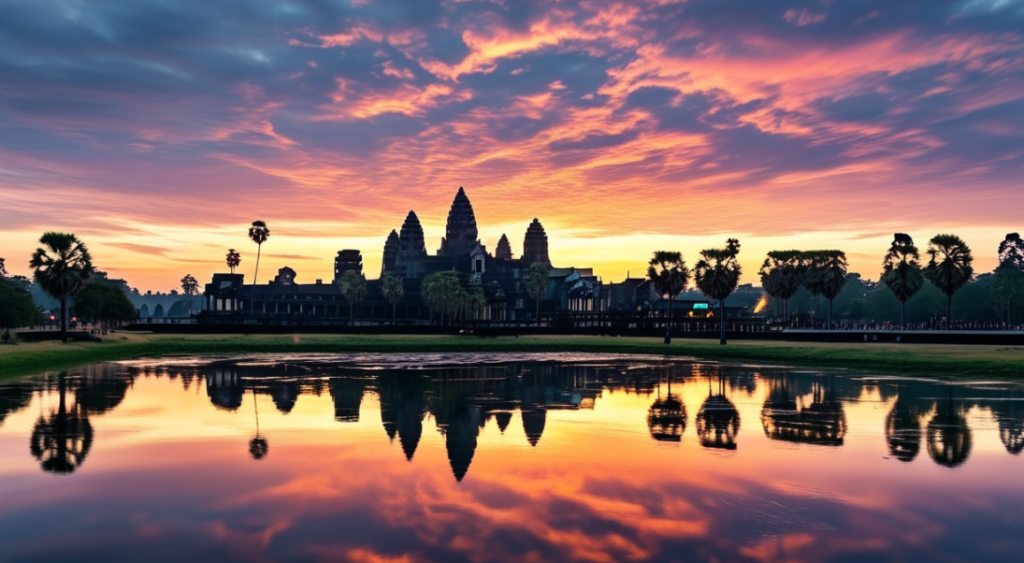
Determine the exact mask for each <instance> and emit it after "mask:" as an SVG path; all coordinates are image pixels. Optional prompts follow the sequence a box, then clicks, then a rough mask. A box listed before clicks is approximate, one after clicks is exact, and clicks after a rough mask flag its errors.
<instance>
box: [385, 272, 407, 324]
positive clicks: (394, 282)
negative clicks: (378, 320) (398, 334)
mask: <svg viewBox="0 0 1024 563" xmlns="http://www.w3.org/2000/svg"><path fill="white" fill-rule="evenodd" d="M381 293H383V294H384V299H387V300H388V303H391V324H395V323H396V322H397V316H398V313H397V311H398V304H399V303H400V302H401V301H402V299H403V298H404V297H405V285H404V284H403V282H402V278H400V277H398V276H396V275H393V274H384V277H383V278H381Z"/></svg>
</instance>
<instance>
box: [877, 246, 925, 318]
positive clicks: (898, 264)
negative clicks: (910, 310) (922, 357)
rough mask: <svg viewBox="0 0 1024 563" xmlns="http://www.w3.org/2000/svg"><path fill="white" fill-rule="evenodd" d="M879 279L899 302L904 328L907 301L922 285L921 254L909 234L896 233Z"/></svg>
mask: <svg viewBox="0 0 1024 563" xmlns="http://www.w3.org/2000/svg"><path fill="white" fill-rule="evenodd" d="M901 235H902V236H901ZM881 280H882V283H884V284H885V285H886V286H887V287H888V288H889V291H892V294H893V295H894V296H895V297H896V300H897V301H899V302H900V329H901V330H906V329H907V301H909V300H910V298H911V297H913V296H914V295H915V294H916V293H917V292H918V291H920V289H921V287H922V286H924V272H923V271H922V270H921V254H920V253H919V252H918V251H917V247H916V246H914V240H913V239H911V238H910V236H909V235H906V234H903V233H896V235H895V237H894V239H893V241H892V245H890V246H889V251H888V252H886V253H885V259H884V260H883V261H882V276H881Z"/></svg>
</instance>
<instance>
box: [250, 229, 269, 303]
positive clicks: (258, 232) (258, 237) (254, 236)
mask: <svg viewBox="0 0 1024 563" xmlns="http://www.w3.org/2000/svg"><path fill="white" fill-rule="evenodd" d="M249 238H250V239H251V240H252V241H253V242H255V243H256V271H255V272H254V273H253V275H252V299H250V300H249V303H250V309H251V310H252V312H254V313H255V312H256V277H257V276H259V274H260V252H261V251H262V250H263V243H265V242H267V239H268V238H270V229H269V228H267V224H266V223H264V222H263V221H253V222H252V226H251V227H249Z"/></svg>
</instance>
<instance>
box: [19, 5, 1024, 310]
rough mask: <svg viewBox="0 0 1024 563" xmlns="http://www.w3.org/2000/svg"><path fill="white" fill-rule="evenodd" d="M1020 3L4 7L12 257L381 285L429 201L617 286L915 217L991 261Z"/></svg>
mask: <svg viewBox="0 0 1024 563" xmlns="http://www.w3.org/2000/svg"><path fill="white" fill-rule="evenodd" d="M1022 29H1024V1H1022V0H957V1H946V0H920V1H896V0H857V1H842V0H817V1H802V2H801V1H796V0H787V1H774V0H713V1H712V0H689V1H684V2H671V1H667V0H646V1H640V0H628V1H621V2H613V1H607V2H605V1H600V0H594V1H574V0H565V1H559V2H554V1H536V2H516V1H513V0H492V1H469V0H465V1H457V0H446V1H440V2H437V1H434V0H407V1H401V0H352V1H340V0H289V1H283V0H282V1H277V0H244V1H242V0H239V1H216V2H211V1H209V0H204V1H192V0H174V1H170V0H134V1H132V2H124V1H117V0H79V1H74V0H53V1H50V2H39V1H38V0H0V256H2V257H4V258H6V259H7V267H8V270H10V271H11V273H14V274H27V273H28V266H27V264H28V260H29V257H30V255H31V253H32V251H33V250H34V248H35V246H36V240H37V239H38V238H39V236H40V234H41V233H42V232H43V231H45V230H61V231H69V232H74V233H76V234H78V235H79V236H80V237H81V238H82V239H84V240H85V241H86V242H87V243H88V244H89V246H90V248H91V250H92V252H93V256H94V260H95V262H96V265H97V266H98V267H100V268H101V269H104V270H107V271H109V272H110V273H111V274H113V275H115V276H117V277H123V278H126V279H127V280H128V281H129V283H130V284H131V285H133V286H138V287H140V288H141V289H143V290H145V289H153V290H162V291H167V290H169V289H171V288H172V287H175V286H176V285H177V280H178V279H180V278H181V277H182V276H183V275H184V274H186V273H191V274H193V275H195V276H196V277H197V278H199V279H200V280H201V281H206V280H208V279H209V275H210V274H211V273H212V272H214V271H223V270H225V269H226V268H225V266H224V254H225V253H226V251H227V249H228V248H231V247H233V248H236V249H238V250H239V251H240V252H241V253H242V260H243V262H242V272H243V273H245V274H246V275H247V279H249V277H250V276H251V275H252V267H253V266H254V263H255V255H256V247H255V245H254V244H252V243H251V242H250V241H249V240H248V238H247V237H246V229H247V227H248V224H249V223H250V222H251V221H253V220H254V219H262V220H265V221H266V222H267V223H268V224H269V226H270V229H271V231H272V236H271V238H270V240H269V241H268V242H267V244H265V245H264V254H263V261H262V262H261V264H260V278H261V279H263V280H266V279H269V277H270V276H272V274H273V273H274V272H276V270H277V268H280V267H282V266H285V265H288V266H291V267H292V268H294V269H295V270H296V271H297V272H298V281H299V282H306V283H308V282H312V281H313V280H314V279H315V278H324V279H325V280H326V279H329V278H330V277H331V270H332V266H333V258H334V255H335V253H336V252H337V251H338V250H340V249H342V248H358V249H360V250H361V251H362V253H363V257H364V265H365V269H366V272H367V274H368V276H369V277H371V278H375V277H377V274H378V272H379V269H380V256H381V251H382V248H383V245H384V240H385V238H386V237H387V234H388V233H389V232H390V231H391V229H397V228H399V227H400V226H401V223H402V220H403V218H404V217H405V215H406V213H407V212H408V211H409V210H410V209H415V210H416V212H417V214H418V215H419V217H420V219H421V220H422V221H423V223H424V228H425V230H426V236H427V246H428V250H430V251H431V252H433V251H435V250H436V249H437V248H438V246H439V245H440V238H441V236H442V235H443V231H444V222H445V219H446V214H447V210H448V207H449V206H450V204H451V201H452V198H453V197H454V195H455V192H456V191H457V189H458V187H459V186H465V188H466V191H467V194H468V195H469V197H470V199H471V200H472V202H473V205H474V208H475V210H476V217H477V221H478V224H479V226H480V235H481V239H482V242H483V243H484V244H486V245H487V246H488V248H489V249H490V250H492V251H493V249H494V247H495V245H496V243H497V240H498V238H499V237H500V236H501V234H502V233H507V234H508V236H509V239H510V240H511V241H512V248H513V252H514V253H515V255H516V256H519V255H520V254H521V252H522V240H523V235H524V233H525V231H526V227H527V225H528V224H529V222H530V221H531V220H532V219H533V218H534V217H538V218H540V220H541V222H542V223H543V224H544V226H545V228H546V229H547V232H548V235H549V239H550V241H551V242H550V245H551V255H552V259H553V261H554V263H555V265H560V266H568V265H575V266H580V267H587V266H593V267H595V269H596V273H597V274H598V275H600V276H602V277H603V278H604V280H605V281H618V280H620V279H621V278H622V277H623V276H624V275H625V274H626V272H627V270H628V271H630V272H631V273H632V274H633V275H639V274H640V273H641V272H642V270H643V269H644V268H645V263H646V260H647V258H648V257H649V255H650V253H651V251H653V250H657V249H678V250H682V251H683V254H684V256H685V257H686V258H687V260H688V262H689V263H690V264H692V263H693V262H695V261H696V257H697V254H698V252H699V250H700V249H701V248H704V247H708V246H711V245H721V244H722V243H723V242H724V240H725V238H727V237H731V236H735V237H738V238H739V239H740V241H741V242H742V243H743V249H742V252H741V254H740V258H741V263H742V264H743V266H744V268H745V272H744V274H745V276H744V277H745V279H744V281H756V272H757V268H758V266H759V265H760V263H761V261H762V260H763V258H764V253H765V252H766V251H768V250H771V249H777V248H790V247H795V248H803V249H811V248H822V247H828V248H840V249H843V250H845V251H846V252H847V253H848V255H849V256H850V262H851V270H852V271H858V272H861V273H862V274H863V275H864V276H865V277H869V278H873V279H877V277H878V271H879V269H880V262H881V257H882V255H883V254H884V252H885V249H886V248H887V246H888V244H889V241H890V240H891V238H892V233H893V232H894V231H906V232H908V233H910V234H911V235H912V236H913V237H914V238H915V240H916V242H918V244H919V245H920V246H924V245H925V243H926V241H927V239H928V238H930V237H931V236H932V235H934V234H936V233H938V232H954V233H956V234H959V235H961V236H962V237H963V238H964V239H965V240H966V241H967V243H968V244H970V245H971V246H972V248H973V249H974V251H975V255H976V257H977V261H976V269H977V270H978V271H981V272H984V271H988V270H990V269H992V268H993V267H994V266H995V255H996V247H997V246H998V243H999V241H1000V240H1002V238H1003V236H1004V235H1005V234H1006V233H1007V232H1011V231H1022V230H1024V189H1022V187H1024V186H1022V178H1024V34H1022V31H1021V30H1022Z"/></svg>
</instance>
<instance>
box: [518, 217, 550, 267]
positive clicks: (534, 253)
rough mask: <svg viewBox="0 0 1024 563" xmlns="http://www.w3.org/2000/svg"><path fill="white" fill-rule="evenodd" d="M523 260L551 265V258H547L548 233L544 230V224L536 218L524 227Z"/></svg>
mask: <svg viewBox="0 0 1024 563" xmlns="http://www.w3.org/2000/svg"><path fill="white" fill-rule="evenodd" d="M523 262H524V263H526V264H533V263H534V262H542V263H544V264H547V265H549V266H550V265H551V260H550V259H549V258H548V235H547V233H545V232H544V226H543V225H541V224H540V221H538V220H537V219H534V220H533V222H532V223H530V226H529V227H528V228H527V229H526V240H524V241H523Z"/></svg>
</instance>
